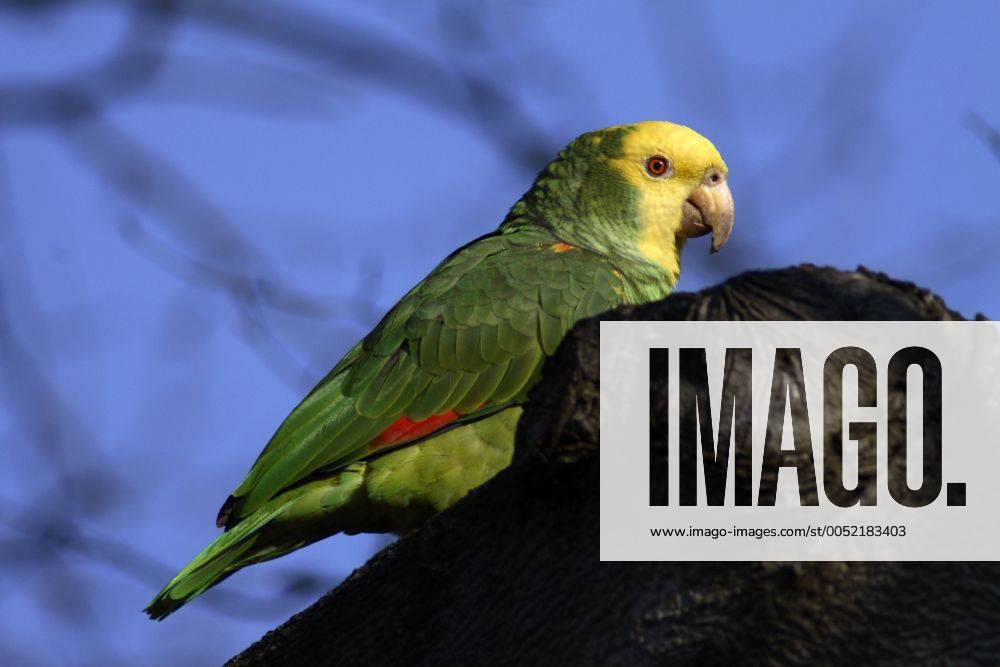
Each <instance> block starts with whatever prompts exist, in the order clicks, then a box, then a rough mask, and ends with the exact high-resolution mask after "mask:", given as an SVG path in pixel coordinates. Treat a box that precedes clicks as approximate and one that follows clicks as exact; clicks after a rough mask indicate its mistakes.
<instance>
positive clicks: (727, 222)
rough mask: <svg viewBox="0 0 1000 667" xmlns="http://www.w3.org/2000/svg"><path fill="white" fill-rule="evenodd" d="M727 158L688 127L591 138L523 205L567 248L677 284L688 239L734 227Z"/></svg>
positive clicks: (622, 129)
mask: <svg viewBox="0 0 1000 667" xmlns="http://www.w3.org/2000/svg"><path fill="white" fill-rule="evenodd" d="M727 177H728V170H727V168H726V163H725V162H724V161H723V160H722V156H721V155H719V152H718V151H717V150H716V149H715V146H713V145H712V142H710V141H709V140H708V139H706V138H705V137H703V136H701V135H700V134H698V133H697V132H695V131H694V130H691V129H690V128H687V127H685V126H683V125H675V124H674V123H668V122H665V121H648V122H644V123H636V124H634V125H618V126H615V127H609V128H606V129H604V130H597V131H596V132H588V133H587V134H584V135H582V136H580V137H578V138H577V139H575V140H574V141H573V142H572V143H570V145H569V146H567V147H566V149H565V150H563V151H562V152H561V153H559V155H558V157H557V158H556V159H555V160H553V161H552V162H551V163H549V165H548V166H547V167H546V168H545V170H543V171H542V173H541V174H540V175H539V177H538V179H537V180H536V181H535V184H534V186H533V187H532V189H531V190H530V191H529V192H528V193H527V194H526V195H525V197H524V199H522V202H519V205H520V204H521V203H523V205H524V206H525V207H526V208H527V210H528V211H529V212H531V213H534V214H536V215H539V216H540V217H543V218H544V219H545V222H546V223H547V224H548V225H550V226H551V227H552V228H553V229H554V230H555V231H556V233H557V234H558V235H559V236H560V237H561V238H562V239H563V240H565V241H566V242H567V243H571V244H578V245H582V246H584V247H589V248H591V249H593V250H595V251H597V252H601V253H605V254H608V255H609V256H612V257H614V258H616V259H619V260H621V261H629V262H636V263H639V264H645V265H649V266H651V267H656V268H657V269H658V270H659V271H660V272H662V273H665V274H667V277H668V279H669V280H670V281H671V284H672V283H673V282H676V280H677V275H678V274H679V272H680V252H681V249H682V248H683V246H684V242H685V240H686V239H688V238H691V237H695V236H702V235H705V234H709V233H710V234H711V235H712V244H711V251H712V252H715V251H716V250H718V249H719V248H721V247H722V245H723V244H724V243H725V242H726V239H728V238H729V234H730V232H731V231H732V228H733V219H734V208H733V198H732V195H731V193H730V191H729V186H728V184H727Z"/></svg>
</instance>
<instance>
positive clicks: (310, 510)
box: [145, 468, 363, 620]
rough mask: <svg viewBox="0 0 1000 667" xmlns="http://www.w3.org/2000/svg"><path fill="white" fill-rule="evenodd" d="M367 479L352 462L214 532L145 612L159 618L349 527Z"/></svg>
mask: <svg viewBox="0 0 1000 667" xmlns="http://www.w3.org/2000/svg"><path fill="white" fill-rule="evenodd" d="M362 480H363V474H362V473H361V472H360V471H359V470H355V469H353V468H352V469H349V470H345V471H342V472H340V473H339V474H337V475H334V476H333V477H330V478H327V479H324V480H318V481H315V482H312V483H309V484H305V485H302V486H299V487H296V488H293V489H290V490H289V491H286V492H285V493H283V494H281V495H280V496H278V497H277V498H274V499H273V500H271V501H270V502H268V503H266V504H265V505H264V506H263V507H261V508H260V509H258V510H257V511H255V512H253V513H252V514H250V516H248V517H247V518H245V519H243V520H242V521H240V522H239V523H237V524H235V525H234V526H233V527H232V528H230V529H229V530H228V531H226V532H224V533H222V534H221V535H219V536H218V537H217V538H215V540H213V541H212V543H211V544H209V545H208V546H207V547H205V548H204V549H203V550H202V551H201V553H200V554H198V555H197V556H195V557H194V559H193V560H192V561H191V562H190V563H188V564H187V565H186V566H185V567H184V569H183V570H181V571H180V572H178V573H177V576H175V577H174V578H173V579H171V580H170V583H168V584H167V585H166V586H164V587H163V590H162V591H160V592H159V593H158V594H157V596H156V597H155V598H153V600H152V602H150V603H149V606H147V607H146V610H145V611H146V613H147V614H149V617H150V618H153V619H156V620H161V619H163V618H166V617H167V616H169V615H170V614H172V613H173V612H175V611H177V610H178V609H180V608H181V607H182V606H183V605H184V604H185V603H187V602H188V601H190V600H191V599H192V598H195V597H197V596H198V595H201V594H202V593H204V592H205V591H206V590H208V589H209V588H211V587H212V586H214V585H216V584H217V583H219V582H220V581H222V580H223V579H225V578H226V577H228V576H229V575H231V574H233V573H234V572H236V571H237V570H240V569H242V568H244V567H246V566H247V565H253V564H254V563H260V562H263V561H266V560H271V559H272V558H277V557H278V556H282V555H284V554H286V553H288V552H290V551H295V550H296V549H299V548H301V547H304V546H306V545H307V544H311V543H312V542H315V541H316V540H319V539H322V538H324V537H327V536H329V535H333V534H334V533H337V532H340V531H341V530H344V529H345V528H350V526H351V523H350V519H349V517H350V516H351V509H352V508H353V507H354V506H355V505H357V504H358V500H359V499H361V495H362V494H360V493H359V492H360V490H361V487H362ZM345 521H346V522H347V523H346V524H345Z"/></svg>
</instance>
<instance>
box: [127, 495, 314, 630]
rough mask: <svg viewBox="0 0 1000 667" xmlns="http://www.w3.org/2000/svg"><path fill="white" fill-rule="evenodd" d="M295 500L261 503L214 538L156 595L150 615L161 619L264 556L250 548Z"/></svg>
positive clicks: (148, 610)
mask: <svg viewBox="0 0 1000 667" xmlns="http://www.w3.org/2000/svg"><path fill="white" fill-rule="evenodd" d="M293 503H294V500H288V501H286V502H284V503H281V504H278V505H277V506H271V507H268V506H265V507H262V508H261V509H259V510H258V511H257V512H255V513H254V514H253V515H252V516H249V517H247V518H246V519H245V520H244V521H241V522H240V523H238V524H236V525H235V526H234V527H233V528H232V530H230V531H228V532H225V533H223V534H222V535H219V536H218V537H217V538H215V540H214V541H213V542H212V543H211V544H209V545H208V546H207V547H205V548H204V549H203V550H202V551H201V553H199V554H198V555H197V556H195V557H194V559H193V560H192V561H191V562H190V563H188V564H187V565H186V566H185V567H184V569H183V570H181V571H180V572H178V573H177V576H175V577H174V578H173V579H171V580H170V583H168V584H167V585H166V586H164V588H163V590H162V591H160V592H159V594H157V596H156V597H155V598H153V600H152V602H150V603H149V606H147V607H146V609H145V611H146V613H147V614H149V617H150V618H153V619H155V620H158V621H159V620H162V619H164V618H166V617H167V616H169V615H170V614H172V613H173V612H175V611H177V610H178V609H180V608H181V607H182V606H183V605H184V604H185V603H186V602H187V601H188V600H190V599H192V598H194V597H196V596H198V595H201V594H202V593H204V592H205V591H206V590H208V589H209V588H211V587H212V586H214V585H215V584H217V583H219V582H220V581H222V580H223V579H225V578H226V577H227V576H229V575H230V574H232V573H233V572H235V571H236V570H238V569H240V568H241V567H244V566H245V565H249V564H250V563H251V562H256V561H257V560H265V559H261V558H259V555H257V556H258V557H255V554H254V553H253V552H252V551H251V550H252V549H253V546H254V543H255V542H256V541H257V537H258V536H259V534H260V531H261V529H262V528H264V527H265V526H266V525H267V524H268V523H270V522H271V521H272V520H273V519H274V518H275V517H277V516H278V515H280V514H281V513H282V512H284V511H285V510H286V509H287V508H288V507H289V506H290V505H291V504H293ZM271 557H273V556H271Z"/></svg>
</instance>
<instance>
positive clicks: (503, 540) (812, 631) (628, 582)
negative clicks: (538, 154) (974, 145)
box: [231, 266, 1000, 665]
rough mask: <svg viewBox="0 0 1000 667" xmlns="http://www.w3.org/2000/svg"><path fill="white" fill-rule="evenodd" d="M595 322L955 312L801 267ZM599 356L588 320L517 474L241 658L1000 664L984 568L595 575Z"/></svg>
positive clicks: (903, 286)
mask: <svg viewBox="0 0 1000 667" xmlns="http://www.w3.org/2000/svg"><path fill="white" fill-rule="evenodd" d="M602 319H638V320H687V319H750V320H757V319H759V320H782V319H789V320H954V319H961V318H960V316H959V315H958V314H957V313H955V312H953V311H950V310H948V308H947V307H946V306H945V305H944V303H943V302H942V301H941V299H939V298H938V297H936V296H934V295H933V294H931V293H930V292H928V291H926V290H922V289H918V288H917V287H916V286H914V285H912V284H909V283H902V282H897V281H893V280H890V279H888V278H887V277H885V276H884V275H880V274H875V273H871V272H869V271H866V270H864V269H860V270H858V271H856V272H843V271H837V270H834V269H826V268H817V267H813V266H801V267H796V268H791V269H785V270H779V271H766V272H756V273H748V274H744V275H742V276H739V277H736V278H733V279H732V280H729V281H728V282H726V283H724V284H722V285H719V286H717V287H714V288H711V289H707V290H704V291H702V292H699V293H697V294H676V295H674V296H671V297H670V298H669V299H667V300H665V301H662V302H659V303H654V304H649V305H646V306H640V307H629V308H623V309H620V310H618V311H615V312H613V313H609V314H607V315H605V316H603V318H602ZM598 345H599V343H598V322H597V321H596V320H590V321H586V322H583V323H581V324H580V325H578V326H577V327H576V328H574V329H573V331H572V332H571V333H570V334H569V335H568V336H567V339H566V340H565V341H564V343H563V345H562V346H561V347H560V349H559V351H558V352H557V354H556V355H555V357H553V358H552V359H551V360H549V362H548V363H547V365H546V367H545V379H544V381H543V382H542V383H541V384H540V385H539V386H538V387H537V388H536V389H535V390H534V392H533V394H532V399H531V403H530V406H529V407H528V408H527V410H526V411H525V413H524V417H523V418H522V420H521V423H520V425H519V428H518V434H517V438H518V443H517V454H516V456H515V460H514V463H513V465H512V466H511V467H510V468H509V469H508V470H506V471H504V472H503V473H501V474H500V475H498V476H497V477H496V478H495V479H494V480H493V481H491V482H490V483H489V484H487V485H485V486H484V487H483V488H481V489H479V490H477V491H475V492H473V493H472V494H470V496H469V497H468V498H467V499H465V500H463V501H462V502H461V503H459V504H458V505H456V506H455V507H454V508H452V509H451V510H449V511H447V512H445V513H443V514H441V515H440V516H438V517H436V518H435V519H433V520H432V521H430V522H429V523H428V524H426V525H425V526H424V527H423V528H421V529H420V530H419V531H417V532H416V533H414V534H413V535H411V536H409V537H407V538H405V539H402V540H400V541H399V542H397V543H396V544H394V545H392V546H390V547H389V548H387V549H385V550H384V551H383V552H381V553H380V554H378V555H377V556H375V557H374V558H372V560H371V561H370V562H369V563H367V564H366V565H365V566H364V567H362V568H361V569H359V570H358V571H357V572H355V573H354V574H353V575H352V576H351V577H350V578H349V579H348V580H347V581H345V582H344V583H343V584H341V585H340V586H339V587H338V588H336V589H335V590H333V591H331V592H330V593H328V594H327V595H325V596H324V597H323V598H322V599H320V600H319V601H318V602H316V603H315V604H314V605H313V606H311V607H310V608H308V609H307V610H305V611H303V612H302V613H300V614H298V615H296V616H294V617H292V618H291V619H290V620H289V621H288V622H287V623H285V624H284V625H282V626H281V627H279V628H278V629H276V630H274V631H272V632H269V633H268V634H267V635H265V636H264V638H263V639H261V640H260V641H259V642H257V643H256V644H254V645H253V646H251V647H250V648H249V649H247V650H246V651H245V652H244V653H243V654H241V655H240V656H238V657H236V658H234V659H233V661H232V663H231V664H233V665H265V664H296V665H325V664H337V665H345V664H399V663H402V664H411V663H420V664H429V665H442V664H467V663H473V662H474V663H477V664H496V663H511V664H537V663H556V664H573V663H582V664H628V665H635V664H682V665H683V664H698V665H701V664H709V665H733V664H752V665H786V664H849V663H855V662H856V663H859V664H873V663H878V664H911V663H913V662H917V663H920V664H944V663H946V662H947V663H948V664H958V663H973V664H997V662H998V660H1000V566H996V565H993V564H985V563H946V564H929V563H725V564H713V563H620V564H619V563H601V562H600V561H599V559H598V491H597V489H598V457H597V456H596V454H597V449H598Z"/></svg>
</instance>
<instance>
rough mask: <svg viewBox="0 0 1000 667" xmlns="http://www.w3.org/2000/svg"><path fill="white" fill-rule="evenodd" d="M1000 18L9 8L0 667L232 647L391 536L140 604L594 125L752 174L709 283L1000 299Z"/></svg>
mask: <svg viewBox="0 0 1000 667" xmlns="http://www.w3.org/2000/svg"><path fill="white" fill-rule="evenodd" d="M997 25H1000V3H996V2H981V3H975V2H962V3H943V2H942V3H933V4H932V3H917V2H906V3H903V2H900V3H889V2H864V3H862V2H838V3H830V2H815V3H811V2H810V3H807V2H797V3H788V2H755V3H706V2H703V1H701V2H692V3H681V4H678V3H665V2H664V3H646V2H623V3H596V2H594V3H569V2H565V3H556V2H552V3H538V2H511V3H493V4H491V5H489V6H485V7H481V6H479V3H476V4H475V5H474V4H473V3H452V2H435V3H422V4H420V5H416V4H413V3H401V2H400V3H396V2H374V3H372V2H364V3H363V2H345V3H337V4H336V6H335V7H331V3H324V2H319V1H315V2H305V1H300V2H286V3H275V2H270V3H240V2H236V1H235V0H229V1H225V0H223V1H220V2H204V3H193V2H192V3H178V4H177V5H174V6H169V5H167V6H164V7H159V5H157V4H154V5H149V6H147V8H146V9H144V10H140V9H136V6H134V5H132V4H130V3H126V2H111V1H109V2H96V3H95V2H91V3H80V2H66V1H62V2H60V1H51V0H50V1H47V2H36V3H27V2H21V3H8V4H7V5H5V6H4V7H3V8H2V9H0V452H2V455H3V458H2V461H3V465H0V585H2V595H0V663H2V664H6V665H32V664H61V665H62V664H89V665H115V664H128V665H137V664H217V663H219V662H220V661H221V660H223V659H225V658H227V657H229V656H231V655H232V654H234V653H236V652H237V651H239V650H240V649H242V648H243V647H245V646H246V645H248V644H249V643H250V642H251V641H253V640H255V639H256V638H258V637H259V636H260V635H261V634H262V633H263V632H264V631H265V630H267V629H269V628H271V627H273V626H274V625H276V624H277V623H279V622H281V621H283V620H284V619H285V618H286V617H287V616H288V615H289V614H291V613H292V612H294V611H297V610H299V609H301V608H303V607H305V606H306V605H307V604H308V603H309V602H311V601H312V600H314V599H315V598H316V597H318V595H319V594H320V593H321V592H322V591H325V590H326V589H327V588H329V587H330V586H332V585H333V584H335V583H336V582H337V581H338V580H339V579H341V578H342V577H344V576H346V575H347V574H349V573H350V572H351V570H352V569H353V568H355V567H357V566H358V565H360V564H361V563H362V562H364V561H365V559H366V558H367V557H368V556H370V555H371V554H372V553H373V551H374V550H376V549H378V548H380V547H381V546H382V545H383V544H385V543H386V541H387V538H385V537H379V536H358V537H350V538H348V537H343V536H338V537H335V538H332V539H329V540H326V541H324V542H322V543H320V544H316V545H314V546H312V547H310V548H308V549H304V550H302V551H300V552H298V553H296V554H294V555H292V556H290V557H287V558H283V559H281V560H280V561H276V562H273V563H269V564H266V565H262V566H258V567H254V568H251V569H250V570H247V571H244V572H242V573H240V574H238V575H236V576H234V577H233V578H232V579H230V580H229V581H227V582H226V583H225V584H223V585H222V586H221V587H220V588H218V589H216V590H215V591H213V592H212V593H210V594H208V595H206V596H205V597H204V599H202V600H199V601H197V602H196V603H194V604H192V605H191V606H190V607H188V608H185V609H184V610H182V611H181V612H180V613H179V614H177V615H176V616H174V617H171V618H170V619H168V620H167V621H166V622H164V623H162V624H157V623H153V622H150V621H148V620H146V618H145V617H144V615H143V614H141V612H140V610H141V609H142V607H143V606H144V605H145V603H146V602H147V601H148V599H149V598H150V597H151V596H152V595H153V594H154V593H155V592H156V590H158V588H159V587H160V585H161V584H162V583H164V582H165V581H166V579H167V578H168V577H169V576H170V575H171V574H172V573H173V571H175V570H176V569H177V568H179V567H180V566H181V565H183V564H184V563H185V562H186V561H187V560H188V559H189V558H190V557H191V556H192V555H194V553H196V552H197V551H198V550H199V549H200V548H201V547H202V546H203V545H204V544H205V543H207V542H208V541H209V540H211V539H212V537H213V536H214V535H215V534H216V530H215V528H214V526H213V520H214V517H215V512H216V510H217V509H218V506H219V504H220V503H221V502H222V500H223V499H224V498H225V496H226V494H227V493H228V492H229V490H230V489H231V488H232V487H233V486H235V485H236V484H237V483H238V482H239V480H240V479H241V477H242V475H243V474H244V473H245V471H246V469H247V468H248V466H249V465H250V463H251V462H252V461H253V459H254V457H255V456H256V454H257V453H258V451H259V449H260V448H261V447H262V446H263V444H264V443H265V442H266V440H267V438H268V437H269V436H270V434H271V433H272V431H273V429H274V428H275V427H276V425H277V424H278V423H279V422H280V421H281V419H282V418H283V417H284V416H285V415H286V414H287V412H288V411H289V410H290V409H291V407H292V406H293V405H294V404H295V403H296V402H297V400H298V399H299V398H300V397H301V396H302V395H303V393H304V392H305V391H306V390H308V388H309V387H310V386H311V385H312V384H313V383H314V382H315V381H316V380H317V379H318V378H320V377H321V376H322V375H323V373H324V372H325V371H326V370H327V369H328V368H329V367H331V366H332V365H333V364H334V363H335V362H336V361H337V360H338V358H339V356H340V355H341V354H342V353H343V352H344V351H345V350H346V348H347V347H348V346H349V345H350V344H352V343H353V342H354V341H355V340H356V339H357V338H359V337H360V336H361V335H363V334H364V333H365V332H366V331H367V330H368V329H369V328H370V327H371V325H372V324H374V323H375V322H376V321H377V319H378V318H379V317H380V316H381V314H382V313H383V312H384V310H385V309H386V308H388V307H389V306H390V305H391V304H392V303H393V302H394V301H395V299H397V298H398V297H399V296H400V295H401V294H402V293H403V292H404V291H405V290H406V289H408V288H409V287H410V286H411V285H412V284H413V283H414V282H415V281H417V280H419V279H420V278H421V277H422V276H424V275H425V274H426V272H427V271H428V270H430V269H431V268H432V267H433V266H434V265H435V264H436V263H437V262H438V261H439V260H440V259H441V258H442V257H443V256H445V255H446V254H447V253H448V252H449V251H451V250H452V249H454V248H455V247H456V246H458V245H460V244H462V243H464V242H465V241H467V240H469V239H471V238H474V237H476V236H478V235H480V234H482V233H484V232H486V231H488V230H490V229H492V228H493V227H495V226H496V225H497V224H498V223H499V221H500V220H501V218H502V217H503V215H504V213H505V212H506V209H507V208H508V207H509V206H510V205H511V204H512V203H513V202H514V201H515V200H516V199H517V198H518V196H519V195H520V194H521V193H522V192H523V191H524V190H525V189H526V188H527V187H528V186H529V185H530V182H531V180H532V178H533V175H534V173H535V172H536V171H537V170H538V169H539V168H541V167H542V166H543V165H544V163H545V161H546V160H547V159H548V157H550V156H551V155H553V154H554V153H555V152H556V151H557V150H558V149H559V148H561V147H562V146H563V145H564V144H565V143H566V142H568V141H569V140H570V139H572V138H573V137H574V136H575V135H577V134H579V133H581V132H584V131H586V130H590V129H594V128H598V127H603V126H607V125H612V124H618V123H625V122H633V121H637V120H644V119H670V120H674V121H676V122H681V123H684V124H687V125H690V126H692V127H693V128H695V129H697V130H698V131H700V132H702V133H703V134H705V135H706V136H708V137H709V138H711V139H712V140H713V141H714V142H715V144H716V146H717V147H718V148H719V150H720V151H721V152H722V154H723V155H724V157H725V158H726V160H727V163H728V165H729V168H730V182H731V185H732V188H733V192H734V196H735V199H736V203H737V226H736V231H735V233H734V236H733V238H732V240H731V242H730V244H729V245H728V246H727V247H726V248H725V250H724V251H723V252H722V253H720V254H718V255H715V256H713V257H709V255H708V253H707V243H706V242H704V241H703V240H702V241H697V242H694V243H692V244H690V246H689V248H688V251H687V253H686V255H685V264H684V273H683V276H682V278H681V285H680V286H681V288H682V289H688V290H690V289H697V288H700V287H703V286H706V285H708V284H712V283H714V282H717V281H719V280H721V279H723V278H725V277H727V276H730V275H733V274H735V273H737V272H739V271H742V270H745V269H751V268H763V267H780V266H785V265H789V264H794V263H799V262H814V263H818V264H832V265H835V266H839V267H844V268H854V267H855V266H857V265H858V264H864V265H866V266H869V267H871V268H875V269H879V270H882V271H886V272H887V273H889V274H891V275H893V276H894V277H898V278H904V279H908V280H913V281H915V282H917V283H919V284H921V285H923V286H926V287H929V288H932V289H933V290H934V291H936V292H937V293H939V294H941V295H942V296H944V297H945V299H946V300H947V302H948V304H949V305H950V306H951V307H952V308H955V309H957V310H959V311H960V312H962V313H963V314H964V315H966V316H971V315H973V314H975V313H976V312H977V311H983V312H986V313H988V314H990V313H992V314H995V313H996V312H997V311H998V310H1000V308H998V305H1000V295H998V291H997V289H996V286H997V278H998V275H1000V268H998V263H997V262H996V258H997V250H998V247H1000V203H998V202H997V198H996V192H997V191H998V185H1000V161H998V157H1000V136H998V135H996V133H995V132H993V130H991V126H992V127H996V126H1000V87H998V86H997V85H996V76H997V65H998V56H1000V48H998V45H997V42H998V40H997V36H996V26H997ZM991 141H992V146H991ZM470 548H474V545H470ZM386 615H387V622H392V619H391V610H386ZM331 632H335V629H331ZM344 640H345V641H350V638H349V637H345V638H344Z"/></svg>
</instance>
